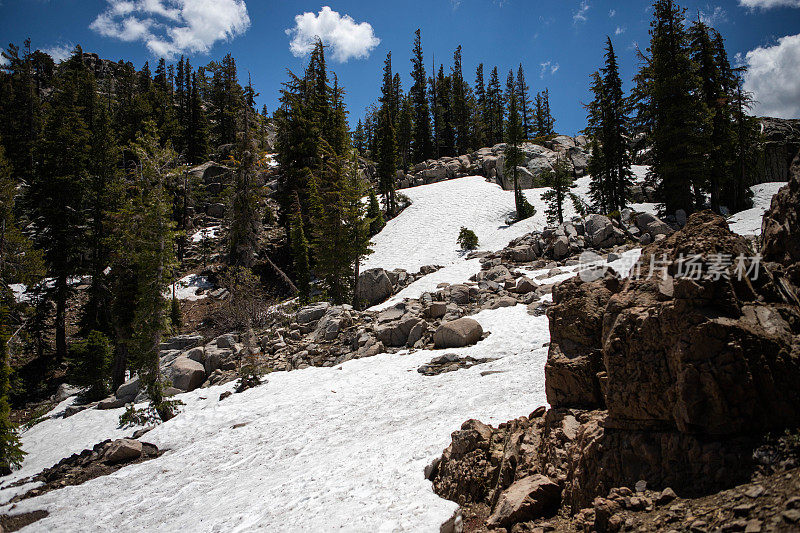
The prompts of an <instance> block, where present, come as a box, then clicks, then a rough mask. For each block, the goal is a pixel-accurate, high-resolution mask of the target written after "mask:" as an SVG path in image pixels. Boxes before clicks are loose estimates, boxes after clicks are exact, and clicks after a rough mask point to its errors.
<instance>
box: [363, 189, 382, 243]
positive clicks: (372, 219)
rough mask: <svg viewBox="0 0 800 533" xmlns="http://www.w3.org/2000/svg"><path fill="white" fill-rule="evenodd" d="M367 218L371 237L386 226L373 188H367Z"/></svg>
mask: <svg viewBox="0 0 800 533" xmlns="http://www.w3.org/2000/svg"><path fill="white" fill-rule="evenodd" d="M367 219H368V220H369V236H370V237H372V236H374V235H377V234H378V233H380V232H381V230H382V229H383V228H384V226H386V220H384V218H383V211H381V206H380V204H379V203H378V197H377V196H376V195H375V189H372V188H370V190H369V207H368V208H367Z"/></svg>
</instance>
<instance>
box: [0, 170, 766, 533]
mask: <svg viewBox="0 0 800 533" xmlns="http://www.w3.org/2000/svg"><path fill="white" fill-rule="evenodd" d="M584 183H585V182H583V181H581V180H579V181H578V188H577V189H576V190H578V191H581V190H584V189H582V187H584ZM541 193H542V190H541V189H535V190H529V191H527V195H528V198H529V200H530V201H531V202H532V203H533V204H534V205H536V206H538V207H539V214H537V215H536V216H535V217H533V218H532V219H530V220H527V221H525V222H524V223H522V224H519V225H513V226H510V227H507V226H505V224H504V218H505V217H506V216H507V214H508V212H509V210H510V209H512V206H513V197H512V196H511V194H512V193H511V192H507V191H502V190H501V189H500V188H499V187H498V186H497V185H494V184H490V183H487V182H486V181H485V180H484V178H480V177H467V178H461V179H455V180H451V181H446V182H442V183H437V184H432V185H424V186H420V187H416V188H412V189H407V190H406V194H408V196H409V197H410V198H411V199H412V201H413V204H412V206H411V207H409V208H407V209H406V210H405V211H404V212H403V213H402V214H401V215H400V216H398V217H397V218H396V219H394V220H392V221H391V222H390V223H389V225H387V227H386V228H385V229H384V230H383V232H382V233H381V234H379V235H378V236H377V237H376V238H375V244H374V249H375V253H374V254H373V255H372V256H370V257H369V260H368V266H369V267H384V268H387V269H391V268H397V267H404V268H408V269H409V270H412V271H414V270H416V269H417V266H418V265H419V266H421V265H425V264H432V263H439V264H441V265H442V266H444V267H445V268H444V269H442V270H439V271H438V272H435V273H432V274H429V275H427V276H424V277H422V278H421V279H420V280H419V281H417V282H415V283H413V284H412V285H411V286H409V287H408V288H406V289H405V290H404V291H403V292H402V293H400V294H399V295H398V296H396V297H395V299H394V300H390V301H389V302H387V303H386V304H384V305H383V306H381V307H390V306H391V305H393V303H392V302H397V301H399V298H402V297H404V296H405V297H420V296H421V295H422V293H423V292H424V291H426V290H427V291H435V289H436V285H438V284H439V283H442V282H447V283H463V282H466V281H467V280H468V278H469V277H470V276H471V275H473V274H475V273H477V272H479V271H480V270H481V265H480V263H479V262H478V259H467V258H466V257H464V256H463V254H461V253H460V252H458V251H457V249H456V245H455V235H456V233H457V230H458V228H459V227H460V226H462V225H464V226H467V227H470V228H473V229H474V230H475V231H476V233H477V234H478V236H479V239H480V242H481V245H480V250H486V251H495V250H498V249H500V248H502V247H503V246H504V245H505V244H507V243H508V241H510V240H512V239H515V238H518V237H521V236H523V235H524V234H526V233H528V232H530V231H531V230H534V229H541V228H543V227H544V226H545V222H544V219H543V215H542V214H541V204H540V199H539V198H540V195H541ZM478 206H479V207H478ZM757 209H759V210H761V211H763V210H764V209H765V205H764V204H763V203H761V204H760V206H759V207H758V208H757ZM746 216H750V217H752V219H753V220H750V219H747V220H742V219H743V218H745V215H743V214H740V216H739V220H740V221H741V222H742V223H747V224H749V225H750V226H752V225H753V224H754V220H755V219H757V218H760V213H758V212H757V210H755V209H754V210H753V211H752V213H750V212H748V214H747V215H746ZM398 232H403V233H404V234H406V235H408V234H413V235H418V236H419V240H411V239H409V240H408V241H407V242H408V244H409V245H408V247H405V248H403V247H399V248H398V246H396V245H395V244H396V243H398V241H397V240H396V238H395V237H394V236H396V234H397V233H398ZM631 252H632V253H634V254H637V255H633V256H631V261H628V263H627V264H628V266H630V264H632V261H634V260H635V259H636V257H637V256H638V252H637V251H636V250H635V249H633V250H631ZM575 268H577V266H576V265H573V266H569V267H563V266H562V267H561V268H560V269H559V270H557V271H552V267H551V266H548V267H544V268H538V269H537V268H530V267H528V269H527V270H526V269H524V268H523V271H524V272H525V274H526V275H527V276H528V277H529V278H532V279H536V280H537V283H540V284H546V283H550V282H554V281H560V280H563V279H566V278H568V277H570V276H572V275H574V274H573V272H574V271H575ZM618 268H621V269H622V270H626V269H625V267H618ZM541 301H542V302H544V303H545V305H546V303H547V302H548V301H550V296H549V295H547V294H545V295H543V296H542V298H541ZM535 305H536V304H534V306H535ZM532 307H533V306H531V309H532ZM472 318H474V319H475V320H477V321H478V322H479V323H480V325H481V326H482V327H483V330H484V331H486V332H490V334H489V335H488V337H486V338H485V340H482V341H481V342H479V343H478V344H476V345H474V346H469V347H465V348H457V349H450V350H444V351H443V350H432V349H428V348H426V349H417V350H407V349H406V350H404V349H401V350H399V351H396V352H394V353H384V354H381V355H376V356H374V357H367V358H363V359H357V360H351V361H347V362H344V363H342V364H338V365H335V366H331V367H328V368H315V367H310V368H305V369H302V370H293V371H291V372H276V373H272V374H270V375H268V377H267V379H268V381H267V382H266V383H264V384H263V385H260V386H258V387H255V388H252V389H250V390H247V391H245V392H244V393H241V394H234V395H233V396H231V397H229V398H226V399H225V400H224V401H221V400H220V394H222V393H224V392H226V391H231V390H232V389H233V386H234V383H232V382H231V383H228V384H226V385H222V386H209V387H204V388H200V389H197V390H195V391H193V392H189V393H184V394H179V395H178V396H177V398H179V399H180V400H182V401H183V402H184V403H185V404H186V405H185V406H184V407H183V408H182V412H181V414H179V415H178V416H177V417H176V418H174V419H172V420H170V421H169V422H166V423H163V424H161V425H159V426H156V427H155V428H154V429H152V430H150V431H149V432H147V433H146V434H145V435H144V436H143V437H141V438H142V440H145V441H147V442H151V443H153V444H155V445H157V446H158V448H159V449H161V450H163V452H164V453H163V455H162V456H161V457H159V458H157V459H153V460H150V461H146V462H143V463H140V464H135V465H131V466H127V467H124V468H122V469H121V470H119V471H117V472H115V473H112V474H110V475H107V476H103V477H99V478H97V479H93V480H91V481H88V482H86V483H84V484H82V485H78V486H70V487H65V488H63V489H59V490H55V491H52V492H49V493H47V494H44V495H43V496H38V497H34V498H29V499H25V500H22V501H20V502H18V503H16V504H13V505H9V504H5V505H4V507H3V512H5V513H11V514H18V513H24V512H29V511H33V510H39V509H43V510H46V511H47V512H48V513H50V514H49V516H47V517H46V518H44V519H42V520H40V521H38V522H36V523H34V524H33V525H31V526H30V527H29V528H28V529H26V531H28V530H29V531H69V530H76V529H81V527H82V526H83V525H85V524H86V523H87V522H89V521H90V522H91V523H92V524H93V525H94V529H96V530H118V529H126V530H143V529H153V528H166V529H191V530H193V531H218V530H254V529H255V530H275V529H281V530H284V531H302V530H308V529H310V528H312V529H313V528H315V527H317V526H318V525H319V524H325V526H326V529H342V530H353V531H355V530H358V531H363V530H378V531H395V530H414V531H418V530H436V529H438V527H439V525H440V524H442V523H444V522H445V521H447V520H448V519H449V518H450V517H451V516H452V515H453V513H454V512H455V510H456V507H457V506H456V505H455V504H454V503H452V502H449V501H447V500H443V499H440V498H439V497H438V496H436V495H435V494H434V493H433V491H432V490H431V484H430V482H429V481H427V480H426V479H425V478H424V476H423V475H422V474H423V470H424V469H425V467H426V466H427V465H428V464H429V463H430V462H431V461H432V460H433V459H434V458H435V457H437V456H438V455H439V453H440V452H441V450H442V449H444V448H445V447H446V446H447V444H448V441H449V438H450V434H451V432H453V431H454V430H456V429H458V427H459V426H460V424H461V422H463V421H464V420H466V419H468V418H478V419H480V420H482V421H484V422H487V423H491V424H498V423H500V422H502V421H505V420H509V419H513V418H516V417H518V416H523V415H527V414H528V413H530V412H532V411H534V410H535V409H536V408H538V407H540V406H544V405H546V400H545V390H544V363H545V360H546V358H547V351H548V348H547V346H548V344H549V342H550V332H549V327H548V319H547V317H546V316H544V315H543V314H541V313H532V311H529V308H526V306H525V305H516V306H511V307H500V308H497V309H494V310H484V311H480V312H478V313H477V314H474V315H473V316H472ZM443 354H455V355H457V356H458V358H461V359H464V358H467V357H471V358H474V359H477V360H483V362H482V363H481V364H478V365H476V366H473V367H471V368H462V369H460V370H458V371H455V372H446V373H443V374H439V375H434V376H428V375H424V374H422V373H420V372H418V371H417V369H418V368H419V367H421V366H423V365H425V364H429V363H430V361H431V360H432V359H435V358H439V357H441V356H442V355H443ZM448 357H449V356H448ZM454 359H456V358H454ZM73 401H74V397H71V398H68V399H67V400H65V401H64V402H62V403H61V404H60V405H59V406H58V407H56V408H55V409H54V410H53V411H52V412H51V413H49V414H48V415H47V416H46V417H45V418H46V419H45V420H43V421H42V422H40V423H38V424H36V425H35V426H33V427H32V428H30V429H28V430H27V431H25V432H24V433H23V435H22V443H23V447H24V449H25V450H26V451H27V453H28V455H27V456H26V458H25V462H24V464H23V468H22V469H21V470H19V471H17V472H14V473H13V474H12V475H11V476H9V477H7V478H6V479H5V480H4V482H3V488H2V490H0V497H2V499H3V500H4V501H6V502H7V501H8V500H9V499H11V498H12V497H13V496H14V495H17V494H21V493H24V492H25V491H27V490H30V489H31V488H34V487H35V485H34V484H26V485H23V486H20V487H10V486H9V485H12V483H13V482H14V481H15V480H20V479H23V478H26V477H28V476H31V475H33V474H36V473H37V472H38V471H40V470H41V469H43V468H45V467H48V466H50V465H52V464H55V463H57V462H58V461H59V460H60V459H62V458H64V457H66V456H68V455H70V454H72V453H77V452H80V451H81V450H83V449H84V448H89V447H91V446H92V445H94V444H95V443H98V442H100V441H102V440H104V439H107V438H110V439H114V438H120V437H124V436H126V435H128V436H129V435H130V434H131V432H132V430H122V429H118V428H117V425H118V419H119V415H120V414H121V413H122V412H123V409H121V408H118V409H110V410H97V409H88V410H83V411H81V412H78V413H77V414H73V415H71V416H69V417H68V418H62V416H63V412H64V410H65V409H66V408H67V407H68V406H69V405H70V404H71V403H72V402H73ZM156 502H158V503H157V504H156Z"/></svg>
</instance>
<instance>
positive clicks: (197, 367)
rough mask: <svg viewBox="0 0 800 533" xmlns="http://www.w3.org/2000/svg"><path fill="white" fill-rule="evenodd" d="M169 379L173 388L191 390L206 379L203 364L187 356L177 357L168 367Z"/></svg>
mask: <svg viewBox="0 0 800 533" xmlns="http://www.w3.org/2000/svg"><path fill="white" fill-rule="evenodd" d="M169 374H170V379H171V380H172V385H173V386H174V387H175V388H178V389H181V390H182V391H186V392H188V391H193V390H194V389H196V388H197V387H199V386H200V385H202V384H203V382H204V381H205V380H206V371H205V368H204V367H203V365H201V364H200V363H198V362H197V361H192V360H191V359H189V358H188V357H178V358H177V359H175V362H174V363H172V366H171V367H170V369H169Z"/></svg>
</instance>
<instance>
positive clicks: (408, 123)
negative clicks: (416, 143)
mask: <svg viewBox="0 0 800 533" xmlns="http://www.w3.org/2000/svg"><path fill="white" fill-rule="evenodd" d="M412 106H413V104H412V102H411V98H410V97H404V98H402V101H401V102H400V116H399V117H398V119H397V148H398V152H399V153H398V156H399V157H398V159H399V161H400V168H402V169H403V170H408V168H409V166H410V165H411V141H412V136H413V133H414V131H413V130H414V112H413V110H412Z"/></svg>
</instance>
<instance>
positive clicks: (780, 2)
mask: <svg viewBox="0 0 800 533" xmlns="http://www.w3.org/2000/svg"><path fill="white" fill-rule="evenodd" d="M739 5H740V6H744V7H749V8H750V9H772V8H773V7H800V0H739Z"/></svg>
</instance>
